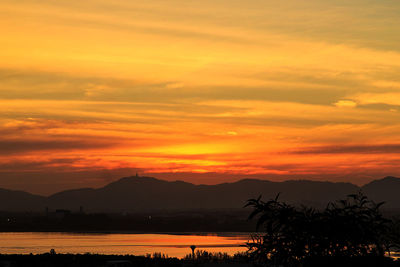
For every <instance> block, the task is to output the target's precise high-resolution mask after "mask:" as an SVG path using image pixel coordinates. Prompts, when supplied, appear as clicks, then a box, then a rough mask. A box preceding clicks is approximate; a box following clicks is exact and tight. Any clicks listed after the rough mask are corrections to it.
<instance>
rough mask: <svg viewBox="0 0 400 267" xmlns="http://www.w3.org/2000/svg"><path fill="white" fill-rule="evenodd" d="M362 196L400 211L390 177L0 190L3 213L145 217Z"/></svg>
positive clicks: (153, 181)
mask: <svg viewBox="0 0 400 267" xmlns="http://www.w3.org/2000/svg"><path fill="white" fill-rule="evenodd" d="M360 190H361V191H363V192H365V193H366V195H367V196H369V197H371V198H372V199H373V200H375V201H377V202H378V201H379V202H380V201H386V202H387V203H386V205H385V206H386V207H388V208H391V209H400V196H398V193H397V192H399V191H400V178H396V177H393V176H387V177H384V178H382V179H377V180H374V181H372V182H370V183H368V184H366V185H364V186H361V187H360V186H357V185H354V184H352V183H349V182H329V181H312V180H287V181H282V182H273V181H269V180H259V179H241V180H238V181H236V182H231V183H221V184H216V185H204V184H201V185H195V184H192V183H189V182H184V181H179V180H177V181H165V180H160V179H157V178H154V177H137V176H132V177H123V178H121V179H119V180H117V181H114V182H111V183H109V184H107V185H105V186H103V187H101V188H97V189H95V188H79V189H72V190H65V191H61V192H58V193H55V194H52V195H50V196H48V197H44V196H39V195H34V194H30V193H27V192H24V191H13V190H7V189H0V210H1V211H43V210H44V209H45V207H48V208H50V209H53V210H54V209H69V210H78V209H79V207H81V206H82V207H84V208H85V210H88V211H89V212H143V211H149V210H166V211H176V210H193V209H202V210H211V209H239V208H241V207H243V205H244V204H245V202H246V200H247V199H249V198H254V197H258V196H259V195H262V196H263V198H264V199H269V198H273V197H275V196H276V195H277V194H278V193H281V195H280V199H281V200H284V201H287V202H291V203H297V204H305V205H312V206H322V205H326V204H327V203H328V202H331V201H334V200H337V199H341V198H344V197H345V196H346V195H348V194H351V193H355V192H358V191H360Z"/></svg>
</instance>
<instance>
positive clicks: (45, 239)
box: [0, 233, 249, 258]
mask: <svg viewBox="0 0 400 267" xmlns="http://www.w3.org/2000/svg"><path fill="white" fill-rule="evenodd" d="M248 238H249V234H245V233H230V234H199V235H197V234H196V235H194V234H78V233H0V253H2V254H3V253H4V254H14V253H16V254H29V253H33V254H37V253H45V252H49V251H50V249H52V248H53V249H55V251H56V252H57V253H87V252H90V253H99V254H123V255H125V254H133V255H145V254H147V253H151V254H152V253H154V252H161V253H164V254H167V255H168V256H170V257H179V258H181V257H183V256H185V255H186V254H189V253H190V252H191V250H190V248H189V247H190V246H191V245H196V246H197V248H198V249H201V250H207V251H210V252H226V253H228V254H234V253H236V252H239V251H246V248H245V247H244V246H243V245H244V244H245V242H247V241H248Z"/></svg>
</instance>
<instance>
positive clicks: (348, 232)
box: [246, 192, 400, 266]
mask: <svg viewBox="0 0 400 267" xmlns="http://www.w3.org/2000/svg"><path fill="white" fill-rule="evenodd" d="M278 199H279V194H278V195H277V196H276V198H275V199H271V200H269V201H267V202H264V201H262V200H261V196H260V197H259V198H257V199H250V200H248V201H247V204H246V206H250V207H252V208H253V211H252V213H251V214H250V216H249V219H252V218H258V220H257V230H261V233H260V234H257V235H254V236H253V240H252V242H248V243H247V245H248V248H249V252H250V253H251V255H252V256H253V257H254V258H255V259H257V260H260V261H267V262H270V263H272V264H274V265H284V266H296V265H297V264H299V263H301V262H307V261H309V260H310V259H312V258H321V257H324V258H339V257H340V258H352V257H353V258H354V257H365V256H369V257H370V256H373V257H378V258H383V257H384V255H385V253H386V252H388V251H389V249H390V248H391V247H393V246H398V239H396V238H398V237H399V236H400V235H398V233H399V232H398V231H396V229H394V227H393V225H394V224H393V222H392V221H391V220H388V219H386V218H384V217H383V215H382V213H381V211H380V207H381V206H382V204H383V203H375V202H373V201H371V200H369V199H368V198H367V197H366V196H364V195H363V194H362V193H361V192H359V193H358V194H353V195H349V196H348V197H347V198H346V199H343V200H339V201H336V202H334V203H330V204H328V206H327V207H326V208H325V209H324V210H322V211H318V210H315V209H313V208H310V207H305V206H301V207H295V206H292V205H289V204H287V203H285V202H281V201H279V200H278Z"/></svg>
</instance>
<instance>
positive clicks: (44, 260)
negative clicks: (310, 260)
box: [0, 251, 252, 267]
mask: <svg viewBox="0 0 400 267" xmlns="http://www.w3.org/2000/svg"><path fill="white" fill-rule="evenodd" d="M214 265H229V266H243V267H246V266H252V261H251V259H250V258H249V256H248V255H247V254H236V255H234V256H229V255H227V254H226V253H209V252H206V251H197V252H196V253H195V254H194V257H193V255H191V254H190V255H187V256H186V257H184V258H183V259H177V258H169V257H167V256H165V255H163V254H160V253H155V254H153V255H146V256H133V255H99V254H75V255H74V254H55V253H45V254H39V255H0V266H1V267H3V266H4V267H6V266H7V267H8V266H9V267H50V266H54V267H76V266H79V267H132V266H135V267H156V266H168V267H174V266H176V267H184V266H214Z"/></svg>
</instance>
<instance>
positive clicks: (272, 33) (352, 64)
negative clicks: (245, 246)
mask: <svg viewBox="0 0 400 267" xmlns="http://www.w3.org/2000/svg"><path fill="white" fill-rule="evenodd" d="M364 3H365V1H361V0H353V1H345V0H334V1H317V0H307V1H297V0H296V1H294V0H293V1H292V0H289V1H285V2H279V3H277V2H274V1H269V0H268V1H258V0H248V1H237V0H233V1H232V0H229V1H228V0H218V1H215V0H213V1H211V0H204V1H191V0H190V1H180V0H171V1H161V0H148V1H136V0H132V1H122V0H114V1H106V0H89V1H80V2H76V1H53V0H42V1H33V0H22V1H11V0H2V1H0V10H1V11H0V20H1V24H0V30H1V33H2V34H0V47H1V49H0V58H1V61H0V81H1V83H0V84H1V86H0V125H1V126H0V176H1V179H0V187H4V188H11V189H22V190H27V191H30V192H34V193H40V194H49V193H54V192H56V191H59V190H62V189H68V188H77V187H99V186H103V185H105V184H106V183H108V182H111V181H113V180H116V179H118V178H120V177H123V176H130V175H135V173H136V172H138V173H139V174H140V175H148V176H156V177H159V178H163V179H168V180H177V179H179V180H185V181H188V182H192V183H205V184H215V183H220V182H227V181H235V180H238V179H240V178H245V177H257V178H262V179H270V180H274V181H282V180H287V179H314V180H330V181H346V182H352V183H356V184H364V183H366V182H369V181H371V180H372V179H376V178H380V177H383V176H387V175H400V170H399V168H398V166H399V164H400V75H399V74H400V35H399V32H400V2H399V1H379V0H371V1H368V5H365V4H364Z"/></svg>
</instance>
